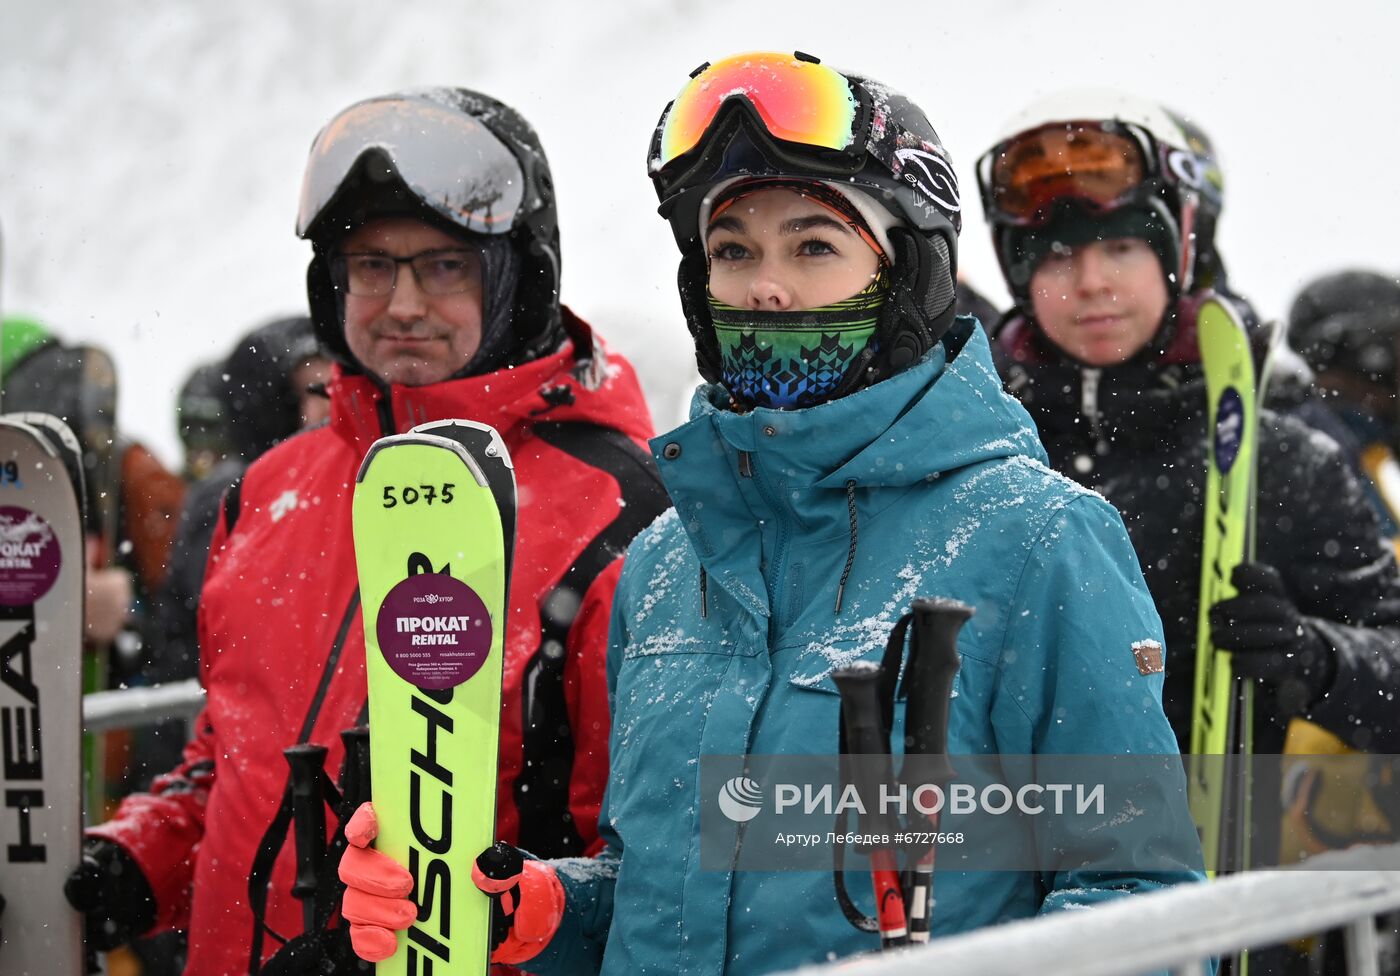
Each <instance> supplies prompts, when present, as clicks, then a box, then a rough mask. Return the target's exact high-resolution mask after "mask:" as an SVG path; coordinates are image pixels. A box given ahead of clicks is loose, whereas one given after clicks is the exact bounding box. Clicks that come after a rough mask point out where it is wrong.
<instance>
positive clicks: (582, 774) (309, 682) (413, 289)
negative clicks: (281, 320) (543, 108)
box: [69, 89, 668, 976]
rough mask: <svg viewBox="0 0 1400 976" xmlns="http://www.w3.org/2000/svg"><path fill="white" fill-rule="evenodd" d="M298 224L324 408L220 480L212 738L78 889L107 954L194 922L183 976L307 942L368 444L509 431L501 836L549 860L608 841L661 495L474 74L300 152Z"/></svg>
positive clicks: (336, 763)
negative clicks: (317, 825)
mask: <svg viewBox="0 0 1400 976" xmlns="http://www.w3.org/2000/svg"><path fill="white" fill-rule="evenodd" d="M298 232H299V234H300V235H301V236H302V237H305V238H307V239H309V240H310V241H311V242H312V245H313V248H314V257H313V258H312V261H311V265H310V267H309V269H308V273H307V292H308V296H309V299H310V305H311V313H312V318H313V320H314V322H315V325H316V329H317V332H318V335H319V337H320V339H321V341H322V343H323V344H324V346H325V347H326V348H327V349H328V350H330V351H331V353H332V354H333V355H334V357H335V358H336V359H337V361H338V365H337V368H336V372H335V378H334V380H333V381H332V383H331V384H330V386H329V395H330V401H331V417H330V420H329V422H328V423H326V424H325V425H324V426H320V427H317V428H314V429H312V430H310V431H307V432H304V433H302V434H299V435H297V436H295V437H293V438H291V439H290V440H288V441H285V442H283V443H282V444H280V445H279V446H278V447H276V448H274V449H273V450H271V451H269V452H268V453H267V454H265V455H264V456H263V457H262V458H261V459H260V460H258V461H257V462H256V463H255V464H253V465H252V466H251V467H250V468H249V470H248V472H247V473H246V475H245V476H244V477H243V479H242V481H241V483H240V484H237V485H235V486H234V487H233V488H232V489H231V490H230V491H229V493H228V494H227V495H226V497H225V500H224V506H223V512H222V514H221V518H220V523H219V525H218V528H217V529H216V531H215V535H214V540H213V544H212V548H211V553H210V561H209V569H208V574H207V577H206V580H205V584H204V589H203V591H202V594H201V601H200V620H199V642H200V647H201V654H202V660H201V670H202V675H203V680H204V685H205V688H206V689H207V691H208V701H207V704H206V707H205V710H204V712H203V714H202V715H201V716H200V718H199V719H198V723H197V728H198V734H197V735H196V737H195V739H194V740H193V741H192V742H190V743H189V745H188V746H187V747H186V749H185V754H184V762H183V763H182V765H181V766H180V767H179V768H177V769H176V770H175V771H173V772H172V773H170V774H169V775H167V776H165V777H162V778H160V779H158V780H157V781H156V783H155V785H154V787H153V789H152V791H151V792H150V793H149V794H141V795H137V796H133V797H131V798H129V799H128V800H126V801H125V802H124V803H123V804H122V806H121V808H120V809H119V810H118V812H117V815H116V816H115V817H114V818H113V819H112V820H111V821H109V822H107V823H105V824H103V825H101V826H100V827H97V828H94V829H93V830H91V831H90V832H89V837H90V842H89V845H88V849H87V856H86V857H85V859H84V865H83V866H82V867H81V868H80V869H79V870H78V871H77V872H75V875H74V878H73V879H72V880H71V881H70V885H69V891H70V898H72V899H73V900H74V901H75V904H77V905H78V906H79V907H81V908H85V909H86V910H87V911H88V917H89V926H88V930H89V939H90V940H91V941H94V942H97V943H100V944H101V945H103V946H107V945H111V944H115V943H116V942H118V941H120V940H122V939H124V938H126V937H129V936H130V935H133V934H139V933H141V932H145V931H151V930H156V929H161V928H165V927H177V928H188V930H189V936H190V951H189V963H188V966H189V968H188V970H187V972H189V973H195V974H204V973H208V974H219V976H223V974H227V973H237V972H248V971H250V970H251V971H254V972H256V971H258V970H259V969H260V968H261V966H262V963H263V962H264V961H265V960H266V959H267V958H268V957H270V956H271V955H273V954H274V953H275V952H276V950H277V949H278V948H279V946H280V945H281V944H282V943H283V942H285V941H289V940H291V939H293V938H294V937H296V936H299V935H301V934H302V928H303V925H302V913H301V906H300V904H299V903H298V902H297V901H295V900H293V899H292V897H291V888H292V881H293V874H294V866H295V865H294V857H293V850H292V848H293V846H294V845H293V844H291V843H290V842H288V840H287V817H286V815H285V812H284V811H285V810H286V809H288V808H287V807H286V805H285V802H284V798H285V797H286V795H287V790H288V766H287V763H286V762H285V760H284V759H283V755H282V751H283V749H284V748H286V747H287V746H290V745H292V744H294V743H299V742H315V743H319V744H322V745H325V746H328V747H329V749H330V754H329V756H328V758H327V762H326V768H327V770H328V772H330V773H331V775H332V776H334V775H335V771H336V770H338V769H339V768H340V763H341V760H342V747H341V743H340V738H339V733H340V732H341V730H343V729H346V728H349V727H351V726H354V725H356V724H357V723H358V722H362V721H363V720H364V719H363V716H364V715H365V700H366V692H365V679H364V635H363V629H362V624H361V613H360V607H359V598H358V591H357V589H356V572H355V560H354V550H353V546H352V539H351V531H350V502H351V491H352V487H353V485H354V481H355V473H356V470H357V469H358V467H359V465H360V461H361V459H362V458H363V457H364V455H365V452H366V450H367V449H368V448H369V446H370V445H371V444H372V443H373V442H374V441H375V440H376V439H377V438H379V437H382V436H384V435H387V434H394V433H401V432H404V431H407V430H408V429H409V428H411V427H413V426H416V425H418V424H422V423H424V422H427V421H432V420H439V419H445V418H450V417H460V418H467V419H471V420H476V421H480V422H483V423H488V424H490V425H492V426H493V427H495V428H496V429H497V430H499V431H500V432H501V434H502V436H503V437H504V438H505V441H506V444H507V446H508V447H509V448H510V451H511V456H512V459H513V461H514V464H515V473H516V478H517V482H518V485H519V505H520V509H519V516H518V538H517V541H516V558H515V562H514V574H513V578H512V580H511V585H510V596H511V607H510V620H509V628H508V632H507V634H508V636H507V646H506V663H505V678H504V682H505V686H504V696H503V700H502V709H501V750H500V757H501V762H500V778H499V786H498V789H499V806H498V808H499V811H500V813H499V823H498V828H497V829H498V835H499V836H500V837H502V838H503V839H505V840H508V841H510V842H511V843H513V844H518V845H520V846H522V847H525V848H528V849H529V850H531V851H536V852H539V853H541V854H544V855H555V856H558V855H564V854H568V853H577V854H582V853H585V852H587V851H589V850H590V849H591V848H593V847H594V846H595V844H596V841H597V837H598V834H597V825H596V820H597V813H598V807H599V802H600V800H601V797H602V792H603V786H604V783H605V781H606V778H607V735H608V724H609V723H608V705H607V695H606V690H605V675H604V655H605V651H606V638H607V626H608V613H609V608H610V604H611V601H612V595H613V589H614V586H615V585H616V582H617V575H618V569H619V566H620V563H621V560H620V559H619V557H620V556H621V554H622V552H623V550H624V549H625V548H626V545H627V543H628V542H629V541H630V540H631V538H632V536H633V535H635V534H636V533H637V532H638V531H639V530H641V529H642V528H645V527H646V526H647V525H648V524H649V523H650V522H651V521H652V519H653V518H654V517H655V516H657V515H658V514H660V512H661V511H662V510H664V509H665V507H666V506H667V504H668V503H667V501H666V499H665V494H664V492H663V491H662V489H661V487H660V483H659V481H658V479H657V477H656V474H655V471H654V469H653V467H652V463H651V461H650V457H649V455H648V454H647V452H646V450H645V449H644V442H645V439H646V438H647V437H648V436H649V435H650V434H651V432H652V430H651V423H650V418H649V416H648V414H647V409H646V405H645V402H644V400H643V398H642V394H641V390H640V388H639V386H638V384H637V380H636V377H635V375H634V373H633V371H632V367H631V366H630V365H629V364H628V363H627V362H626V361H625V360H624V359H622V358H621V357H620V356H618V355H616V354H615V353H612V352H609V351H608V350H607V349H606V348H605V347H604V346H603V345H602V344H601V342H599V341H598V339H597V338H596V337H595V336H594V334H593V333H592V331H591V330H590V329H589V327H588V326H587V325H585V324H584V323H583V322H582V321H581V320H580V319H578V318H577V317H576V316H575V315H574V314H573V313H572V312H570V311H569V310H568V309H566V308H563V307H561V306H560V304H559V300H558V282H559V237H558V230H557V226H556V215H555V207H554V197H553V183H552V181H551V179H550V174H549V167H548V163H547V162H546V160H545V156H544V152H543V150H542V149H541V147H540V143H539V140H538V138H537V137H536V135H535V133H534V131H533V130H532V129H531V128H530V126H529V124H528V123H527V122H526V121H525V120H524V119H523V118H521V117H520V115H519V114H517V113H516V112H515V111H514V110H513V109H511V108H510V107H509V106H506V105H503V104H501V103H500V102H498V101H496V100H494V99H492V98H489V97H486V96H484V95H479V94H477V93H474V92H469V91H465V90H462V89H450V90H448V89H444V90H425V91H420V92H413V93H406V94H399V95H391V96H387V97H384V98H378V99H371V100H369V101H365V102H360V103H358V104H356V105H353V106H351V107H350V108H348V109H346V110H345V111H344V112H341V113H340V114H339V115H338V116H336V118H334V119H332V120H331V122H330V123H329V124H328V125H327V126H326V127H325V129H323V130H322V132H321V133H320V135H319V136H318V137H317V139H316V142H315V144H314V145H313V147H312V151H311V158H310V161H309V163H308V166H307V172H306V178H305V182H304V185H303V189H302V198H301V212H300V215H299V219H298ZM279 813H282V814H283V815H282V816H279ZM250 875H251V876H252V877H253V883H251V884H250ZM269 876H270V878H269ZM269 881H270V883H269ZM264 902H265V908H264V907H263V903H264Z"/></svg>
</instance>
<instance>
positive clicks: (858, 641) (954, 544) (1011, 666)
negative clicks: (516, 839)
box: [524, 318, 1200, 976]
mask: <svg viewBox="0 0 1400 976" xmlns="http://www.w3.org/2000/svg"><path fill="white" fill-rule="evenodd" d="M950 350H951V353H950ZM950 354H951V356H952V358H951V361H950V360H949V356H950ZM722 398H723V393H722V392H721V391H719V390H718V389H716V388H713V387H702V388H701V389H700V390H699V391H698V392H697V394H696V396H695V400H694V402H693V404H692V409H691V417H692V419H691V420H690V421H689V422H688V423H686V424H685V425H683V426H682V427H680V428H678V429H676V430H674V431H672V432H671V433H669V434H666V435H663V436H661V437H658V438H656V439H655V440H653V441H652V442H651V443H652V448H653V451H654V453H655V456H656V459H657V463H658V465H659V466H660V470H661V474H662V477H663V479H664V481H665V483H666V487H667V489H668V491H669V493H670V496H671V500H672V502H673V504H674V508H673V509H671V510H669V511H668V512H666V513H665V514H664V515H662V516H661V517H660V518H659V519H658V520H657V521H656V522H655V523H654V524H653V525H652V526H651V528H650V529H649V530H647V531H646V532H644V533H642V535H640V536H639V537H638V538H637V539H636V540H635V541H634V542H633V544H632V546H631V547H630V549H629V550H628V553H627V559H626V562H625V565H624V568H623V575H622V580H621V583H620V584H619V586H618V590H617V596H616V600H615V602H614V605H613V618H612V629H611V636H610V649H609V660H608V686H609V689H610V695H611V705H612V730H611V738H610V747H611V764H612V768H611V778H610V781H609V785H608V789H607V794H606V796H605V799H604V804H603V810H602V816H601V822H600V828H601V834H602V836H603V837H604V838H605V840H606V841H607V846H606V849H605V850H604V851H603V853H602V855H601V856H600V857H598V858H594V859H582V860H565V861H553V862H550V863H551V864H553V865H554V866H555V867H556V868H557V870H558V871H559V875H560V878H561V881H562V882H563V885H564V888H565V892H566V900H567V906H566V910H565V916H564V919H563V922H562V924H561V926H560V929H559V930H558V932H557V934H556V935H555V937H554V938H553V940H552V941H551V942H550V944H549V945H548V946H547V947H546V949H545V950H544V952H543V953H542V954H541V955H540V956H538V957H537V958H536V959H534V960H532V961H530V962H529V963H526V964H525V966H524V968H526V969H527V970H529V971H530V972H536V973H547V974H555V973H558V974H563V973H590V974H591V973H598V972H603V973H608V974H618V976H622V974H628V976H637V974H645V973H657V974H660V973H667V974H672V973H687V974H720V973H745V974H750V973H766V972H774V971H779V970H783V969H786V968H789V967H793V966H797V965H800V964H804V963H810V962H816V961H821V960H824V959H830V958H835V957H839V956H847V955H851V954H854V953H858V952H863V951H868V950H873V949H877V948H878V944H879V941H878V937H877V936H876V935H874V934H871V933H868V932H862V931H858V930H857V929H856V928H855V927H853V925H852V924H851V923H850V922H848V921H847V919H846V917H845V916H844V915H843V914H842V911H841V909H840V907H839V905H838V902H837V900H836V897H835V895H834V894H833V886H832V875H831V871H830V870H829V869H828V870H826V871H817V870H808V871H774V872H762V871H742V870H740V871H735V870H728V871H725V870H707V869H706V868H705V866H702V863H701V860H702V858H701V845H700V835H701V831H700V812H701V807H702V800H703V799H704V798H703V796H702V794H701V791H700V780H701V766H702V757H706V756H736V755H737V756H744V755H750V756H757V755H816V754H825V755H831V754H835V753H836V752H837V748H838V734H837V727H838V707H839V698H838V695H837V693H836V688H835V686H834V684H833V683H832V680H831V672H832V670H833V668H835V667H840V666H842V665H845V664H849V663H851V662H853V661H856V660H862V659H863V660H873V661H878V660H879V659H880V656H881V654H882V653H883V651H884V647H885V642H886V638H887V636H888V634H889V631H890V629H891V627H892V625H893V624H894V623H895V621H896V620H897V619H898V618H899V616H900V615H901V614H902V613H904V612H905V611H906V610H907V609H908V608H909V605H910V602H911V601H912V600H913V599H914V598H916V597H927V596H941V597H950V598H953V599H957V600H960V601H962V602H964V603H967V604H971V605H972V606H973V607H974V608H975V609H976V614H975V616H974V617H973V618H972V619H971V621H970V622H969V623H968V624H967V625H966V627H965V628H964V629H963V632H962V635H961V638H960V642H959V650H960V652H961V655H962V665H961V670H960V673H959V675H958V677H957V681H956V683H955V686H954V698H953V700H952V707H951V710H950V720H949V753H950V754H957V753H962V754H999V755H1032V754H1039V755H1043V754H1123V753H1131V754H1138V755H1158V756H1160V755H1167V754H1171V755H1175V754H1176V752H1177V747H1176V740H1175V738H1174V736H1173V735H1172V731H1171V728H1170V727H1169V726H1168V724H1167V721H1166V718H1165V717H1164V715H1163V713H1162V707H1161V690H1162V674H1161V673H1160V669H1159V667H1156V666H1154V664H1153V663H1152V662H1151V661H1149V663H1148V664H1147V665H1146V666H1139V664H1138V658H1137V657H1136V656H1135V654H1134V651H1133V645H1134V644H1138V645H1139V646H1140V647H1141V646H1143V642H1145V641H1156V642H1158V644H1159V646H1160V642H1161V640H1162V635H1161V624H1160V622H1159V620H1158V618H1157V614H1156V611H1155V610H1154V609H1153V605H1152V601H1151V598H1150V597H1149V596H1148V593H1147V589H1146V587H1145V585H1144V583H1143V579H1142V573H1141V571H1140V569H1139V568H1138V563H1137V559H1136V557H1135V555H1134V553H1133V549H1132V546H1131V545H1130V544H1129V542H1128V537H1127V535H1126V533H1125V531H1124V529H1123V524H1122V521H1121V519H1120V518H1119V516H1118V513H1117V512H1116V511H1115V510H1114V509H1113V508H1112V507H1110V506H1109V505H1108V504H1107V503H1106V502H1105V501H1104V500H1103V499H1102V498H1101V497H1099V496H1098V495H1096V494H1094V493H1092V492H1090V491H1088V490H1086V489H1083V488H1081V487H1079V486H1078V485H1075V484H1074V483H1073V482H1071V481H1069V480H1068V479H1066V478H1063V477H1061V476H1060V475H1058V474H1056V473H1054V472H1053V471H1051V470H1050V469H1049V468H1048V467H1046V465H1045V463H1044V462H1045V455H1044V452H1043V450H1042V448H1041V445H1040V442H1039V440H1038V439H1037V436H1036V432H1035V428H1034V426H1033V425H1032V423H1031V420H1030V417H1029V416H1028V415H1027V414H1026V412H1025V411H1024V410H1023V409H1022V408H1021V406H1020V405H1019V404H1018V403H1017V402H1016V401H1015V400H1013V399H1012V398H1010V397H1009V396H1006V395H1005V394H1004V393H1003V392H1002V388H1001V382H1000V380H999V379H998V378H997V374H996V371H995V369H994V367H993V365H992V361H991V356H990V352H989V349H988V346H987V341H986V338H985V335H984V334H983V332H982V330H981V329H980V328H979V327H977V324H976V320H974V319H971V318H960V319H958V320H957V322H956V324H955V325H954V327H953V330H952V331H951V332H950V333H949V335H948V337H947V338H946V339H945V341H944V343H941V344H940V345H939V346H938V347H937V348H935V349H934V350H933V351H932V352H930V353H929V354H928V355H927V356H926V357H925V358H924V359H923V360H921V361H920V362H919V363H918V364H916V365H915V366H914V367H913V368H911V369H909V370H908V371H906V372H904V373H901V374H898V375H896V376H894V377H891V378H889V379H887V380H885V381H883V382H880V383H877V384H875V385H873V386H871V387H869V388H867V389H865V390H863V391H861V392H858V393H855V394H853V395H851V396H848V397H845V398H843V399H840V400H836V401H833V402H830V403H827V404H823V405H820V406H816V407H811V408H807V409H803V410H795V411H775V410H766V409H758V410H754V411H752V412H751V413H746V414H739V413H734V412H731V411H729V410H726V409H724V408H723V407H722V406H720V405H717V403H722V402H723V400H722ZM852 553H853V554H854V555H853V558H852ZM848 559H850V563H849V575H848V577H847V579H846V582H845V586H844V591H843V593H842V596H841V606H840V610H839V612H838V611H837V609H836V607H837V590H838V587H839V586H840V582H841V580H842V578H843V575H845V574H846V570H847V566H848ZM1144 671H1146V672H1147V673H1144ZM902 711H903V703H902V702H898V703H897V704H896V713H897V715H896V726H897V729H896V736H895V738H896V741H902V739H901V738H900V736H899V734H898V726H899V725H900V719H901V716H902ZM1179 772H1180V770H1179V764H1178V765H1177V773H1178V775H1179ZM1148 801H1149V802H1152V803H1153V806H1152V807H1151V808H1150V814H1149V816H1150V817H1151V818H1152V819H1151V821H1150V823H1151V824H1152V826H1150V827H1148V828H1145V832H1144V828H1141V827H1140V829H1139V830H1138V832H1137V834H1136V835H1135V837H1134V839H1133V841H1132V843H1134V844H1139V843H1147V844H1149V845H1151V844H1153V843H1155V842H1156V841H1158V840H1161V839H1162V838H1165V837H1167V836H1168V835H1173V834H1174V835H1176V837H1177V838H1178V839H1179V837H1180V836H1181V833H1182V831H1187V832H1190V833H1189V836H1190V837H1191V838H1192V843H1194V832H1191V828H1190V821H1189V815H1188V813H1187V810H1186V806H1185V802H1184V793H1182V792H1179V791H1175V790H1172V789H1164V790H1162V791H1161V792H1160V795H1157V796H1149V797H1148ZM1003 819H1004V818H1003ZM854 826H855V824H854V822H853V823H852V827H854ZM739 836H740V837H742V836H743V835H742V834H740V835H739ZM1103 840H1104V842H1106V843H1109V844H1112V843H1113V840H1111V839H1108V838H1104V839H1103ZM739 842H740V843H742V842H743V841H742V840H741V841H739ZM1006 842H1007V843H1016V842H1017V841H1015V840H1013V839H1010V838H1008V839H1007V841H1006ZM1040 842H1042V841H1033V842H1032V843H1040ZM1198 850H1199V849H1198V848H1197V852H1198ZM861 863H862V864H863V862H861ZM943 863H944V856H943V851H942V850H940V865H941V864H943ZM850 870H851V874H850V875H849V876H848V879H847V884H848V887H849V889H850V891H851V894H852V897H853V898H854V899H855V901H856V903H857V905H858V906H859V907H861V908H862V910H863V911H865V912H866V913H867V914H869V913H871V912H872V905H871V901H872V896H871V893H870V884H869V874H868V873H867V872H864V871H863V870H861V869H859V868H857V866H856V864H852V865H850ZM1199 878H1200V875H1199V874H1197V873H1195V872H1194V871H1192V870H1191V869H1189V868H1188V867H1187V865H1186V862H1185V861H1183V863H1182V866H1181V869H1180V870H1177V871H1166V872H1160V873H1158V872H1154V873H1152V874H1150V875H1149V874H1146V873H1138V874H1131V873H1128V874H1124V873H1113V874H1105V873H1102V872H1098V873H1093V872H1084V871H1060V872H1049V873H1046V872H1037V871H1034V870H1030V871H1013V870H1006V871H977V872H972V871H968V872H955V871H949V870H944V869H942V868H940V870H939V871H938V873H937V876H936V881H935V891H934V894H935V897H936V907H935V909H934V910H933V920H932V921H933V935H934V936H935V937H938V936H944V935H949V934H953V933H958V932H966V931H968V930H971V929H976V928H979V927H981V926H985V925H991V924H995V923H998V922H1003V921H1008V920H1012V919H1020V918H1026V917H1029V916H1033V915H1036V914H1037V913H1039V912H1048V911H1054V910H1061V909H1066V908H1075V907H1083V906H1087V905H1092V904H1094V903H1096V902H1099V901H1102V900H1105V899H1109V898H1115V897H1120V896H1122V895H1123V894H1125V893H1128V892H1137V891H1147V890H1152V889H1155V888H1159V887H1162V886H1163V885H1166V884H1171V883H1174V882H1178V881H1188V880H1197V879H1199Z"/></svg>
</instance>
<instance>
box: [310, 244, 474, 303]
mask: <svg viewBox="0 0 1400 976" xmlns="http://www.w3.org/2000/svg"><path fill="white" fill-rule="evenodd" d="M334 263H335V270H336V280H337V281H340V282H343V283H344V285H345V290H346V291H348V292H349V293H350V294H352V295H356V296H359V297H363V298H383V297H385V296H386V295H390V294H392V293H393V291H394V285H395V284H396V283H397V282H398V280H399V265H401V264H406V265H408V266H409V267H410V268H412V269H413V280H414V281H416V282H417V283H418V287H419V288H420V289H421V290H422V291H423V293H424V294H425V295H433V296H435V297H436V296H441V295H460V294H461V293H463V292H465V291H470V290H471V289H472V288H474V287H480V284H481V255H480V254H478V253H477V252H476V251H470V250H444V249H440V248H439V249H436V250H432V251H421V252H419V253H418V254H412V255H409V256H408V257H406V258H398V257H394V256H393V255H392V254H369V253H357V254H340V255H337V256H336V258H335V262H334Z"/></svg>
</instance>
